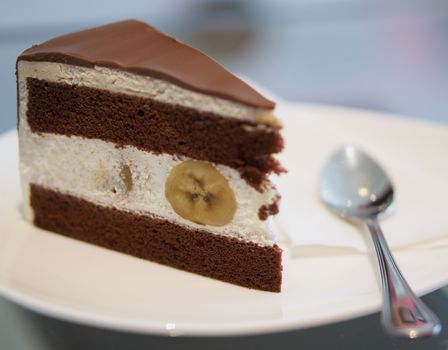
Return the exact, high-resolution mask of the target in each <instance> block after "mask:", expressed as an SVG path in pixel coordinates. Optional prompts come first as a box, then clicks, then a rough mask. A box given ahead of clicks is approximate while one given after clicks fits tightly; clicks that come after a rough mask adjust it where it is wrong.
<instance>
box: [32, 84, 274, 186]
mask: <svg viewBox="0 0 448 350" xmlns="http://www.w3.org/2000/svg"><path fill="white" fill-rule="evenodd" d="M27 86H28V111H27V118H28V123H29V125H30V127H31V130H32V131H33V132H41V133H55V134H62V135H67V136H72V135H76V136H82V137H85V138H91V139H102V140H105V141H109V142H114V143H115V144H117V145H118V146H125V145H132V146H134V147H137V148H139V149H141V150H144V151H150V152H153V153H156V154H157V153H168V154H172V155H176V154H179V155H183V156H187V157H191V158H193V159H198V160H204V161H209V162H212V163H218V164H224V165H227V166H229V167H232V168H234V169H236V170H238V171H239V172H240V174H241V176H242V178H243V179H245V180H246V182H247V183H248V184H249V185H251V186H253V187H255V188H256V189H257V190H259V191H262V190H263V183H264V182H265V181H266V179H267V175H268V174H269V173H272V172H274V173H280V172H283V169H282V167H281V166H280V164H279V163H278V162H277V160H276V159H275V158H274V157H273V154H275V153H278V152H280V151H281V150H282V149H283V139H282V137H281V135H280V131H279V129H278V128H274V127H263V128H259V127H254V126H256V125H257V124H256V123H254V122H251V121H244V120H239V119H236V118H225V117H221V116H218V115H216V114H213V113H208V112H199V111H197V110H194V109H192V108H187V107H182V106H178V105H171V104H167V103H163V102H159V101H155V100H151V99H148V98H142V97H137V96H129V95H125V94H119V93H113V92H110V91H106V90H100V89H94V88H89V87H85V86H76V85H67V84H63V83H53V82H48V81H44V80H38V79H34V78H28V79H27ZM248 126H250V128H248Z"/></svg>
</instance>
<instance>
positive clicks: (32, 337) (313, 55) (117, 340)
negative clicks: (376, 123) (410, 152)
mask: <svg viewBox="0 0 448 350" xmlns="http://www.w3.org/2000/svg"><path fill="white" fill-rule="evenodd" d="M127 18H137V19H141V20H144V21H146V22H148V23H150V24H152V25H154V26H156V27H158V28H159V29H161V30H163V31H165V32H168V33H170V34H172V35H174V36H177V37H179V38H180V39H181V40H183V41H184V42H186V43H188V44H190V45H192V46H195V47H197V48H199V49H201V50H203V51H204V52H206V53H208V54H209V55H210V56H212V57H214V58H215V59H217V60H218V61H220V62H221V63H222V64H224V65H225V66H226V67H228V68H230V69H231V70H233V71H234V72H236V73H237V74H240V75H242V76H245V77H248V78H249V79H251V80H252V81H254V82H256V83H258V84H260V86H263V87H264V88H266V89H267V90H269V91H271V92H272V93H273V94H275V95H276V96H278V97H279V98H281V99H287V100H292V101H297V102H306V103H323V104H336V105H343V106H353V107H358V108H367V109H374V110H379V111H387V112H392V113H397V114H403V115H406V116H408V117H409V118H419V119H425V120H428V121H432V122H438V123H448V101H447V100H448V1H447V0H393V1H391V0H258V1H255V0H254V1H250V0H241V1H237V0H228V1H224V0H152V1H148V0H127V1H119V0H97V1H92V0H89V1H87V0H77V1H70V2H69V1H67V2H65V1H60V0H59V1H57V0H39V1H32V0H22V1H18V0H1V1H0V106H1V112H0V133H1V132H4V131H6V130H8V129H12V128H14V127H15V119H16V88H15V76H14V71H15V60H16V57H17V56H18V55H19V54H20V53H21V52H22V51H23V50H24V49H26V48H28V47H30V46H31V45H32V44H36V43H40V42H42V41H45V40H47V39H49V38H51V37H53V36H56V35H60V34H62V33H67V32H70V31H74V30H80V29H83V28H87V27H91V26H96V25H100V24H105V23H107V22H111V21H116V20H122V19H127ZM444 293H447V292H446V291H443V290H440V291H438V292H435V293H433V294H431V295H430V296H428V297H427V301H428V302H429V303H430V305H432V306H433V307H434V308H435V309H438V310H442V309H443V308H445V309H443V310H446V307H447V304H446V295H445V294H444ZM441 315H444V317H445V316H446V317H448V311H445V312H442V314H441ZM377 317H378V316H377V315H376V316H373V315H372V316H368V317H366V318H363V319H361V320H354V321H348V322H346V323H341V324H338V325H335V326H326V327H323V328H321V329H319V330H316V331H314V330H310V331H305V332H302V333H301V335H297V334H295V333H294V334H293V333H291V334H290V335H286V336H284V337H283V338H282V339H283V340H284V339H285V337H286V339H287V342H286V343H283V344H284V345H285V344H291V347H287V346H286V347H285V346H284V347H283V348H295V346H297V345H299V344H300V343H302V345H306V344H305V343H306V342H307V340H309V343H311V342H312V341H315V340H316V338H317V337H319V335H321V334H323V333H322V332H324V333H325V334H327V335H328V334H330V335H332V336H329V338H328V339H332V341H334V340H335V339H337V340H338V344H339V345H343V344H344V345H345V346H343V348H345V349H348V348H352V347H351V346H350V345H353V344H358V345H359V344H360V343H361V342H363V339H364V338H366V337H368V336H370V338H371V339H372V334H373V333H375V336H376V338H375V339H376V340H374V343H371V344H373V345H375V344H376V345H375V346H376V347H374V348H377V349H379V348H382V349H385V348H386V347H384V346H383V345H384V344H390V343H388V340H387V339H386V338H385V336H384V335H383V334H382V332H381V330H380V329H379V326H378V322H377ZM372 327H373V328H372ZM375 327H376V328H375ZM369 329H370V330H369ZM372 332H373V333H372ZM80 334H84V336H79V335H80ZM100 339H102V340H101V341H102V342H101V341H100ZM104 339H106V340H104ZM154 339H155V341H156V343H155V344H158V343H157V342H158V341H160V342H162V341H163V342H164V343H163V344H165V345H170V346H172V345H174V343H172V342H170V340H169V339H167V340H162V339H161V338H153V341H154ZM278 340H279V338H278V337H270V338H266V337H264V338H262V339H261V341H258V343H256V342H255V341H254V342H252V341H251V340H247V341H246V340H244V339H243V340H242V341H241V342H240V343H239V344H240V345H241V344H242V346H244V347H249V348H250V347H251V346H256V345H257V344H258V345H257V346H259V345H260V344H261V343H264V344H271V345H272V346H276V345H275V344H276V342H277V341H278ZM283 340H282V341H283ZM95 341H97V343H95ZM132 342H136V343H139V342H140V343H139V344H141V345H142V347H141V348H144V347H143V345H147V344H149V343H146V340H143V338H131V337H130V336H129V335H124V334H118V333H111V332H106V331H100V330H94V329H90V328H87V327H81V326H77V325H71V324H66V323H63V322H59V321H56V320H52V319H49V318H47V317H44V316H39V315H37V314H33V313H31V312H29V311H26V310H24V309H22V308H20V307H18V306H16V305H13V304H12V303H9V302H7V301H6V300H4V299H2V298H0V349H2V350H3V349H5V350H9V349H21V350H22V349H33V350H38V349H62V348H64V349H69V348H70V349H72V348H73V349H79V348H87V347H86V346H87V344H90V345H92V344H93V345H95V344H97V345H98V346H100V345H105V344H107V346H108V347H107V348H118V344H122V345H123V347H122V348H127V349H130V348H134V347H132V346H131V344H132ZM204 342H205V343H204ZM204 342H203V343H194V341H193V340H191V341H188V342H187V343H186V344H189V345H190V346H189V347H191V348H194V347H196V345H198V344H202V345H206V344H208V345H210V346H211V345H213V346H215V348H216V344H212V343H211V342H210V343H207V341H206V340H204ZM288 342H289V343H288ZM435 342H437V346H440V348H443V349H445V348H446V349H448V343H447V340H446V337H444V338H443V339H439V340H435ZM442 342H443V343H442ZM160 344H162V343H160ZM160 344H159V345H160ZM221 344H224V345H223V346H222V347H218V348H225V344H227V345H229V346H230V345H232V344H233V345H235V343H232V340H228V342H227V343H221ZM397 344H400V343H394V347H393V348H398V345H397ZM435 344H436V343H434V345H435ZM93 345H92V348H99V347H95V346H93ZM114 345H116V346H117V347H115V346H114ZM153 345H154V343H153ZM293 345H294V346H293ZM336 346H337V345H336ZM395 346H396V347H395ZM89 348H90V347H89ZM135 348H137V346H136V347H135ZM175 348H181V347H180V346H179V347H175ZM304 348H309V347H306V346H305V347H304ZM353 348H357V347H355V346H354V347H353ZM400 348H401V347H400ZM432 348H435V346H434V347H432ZM438 348H439V347H438ZM412 349H417V347H412ZM418 349H420V347H418ZM422 349H423V347H422Z"/></svg>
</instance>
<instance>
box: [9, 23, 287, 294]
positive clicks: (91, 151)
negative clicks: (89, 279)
mask: <svg viewBox="0 0 448 350" xmlns="http://www.w3.org/2000/svg"><path fill="white" fill-rule="evenodd" d="M17 84H18V104H19V107H18V132H19V143H20V145H19V146H20V173H21V184H22V188H23V201H24V215H25V218H26V219H27V220H29V221H30V222H32V223H34V224H35V225H36V226H38V227H41V228H43V229H46V230H49V231H53V232H56V233H58V234H61V235H64V236H67V237H71V238H75V239H79V240H82V241H85V242H89V243H92V244H96V245H99V246H102V247H105V248H109V249H113V250H116V251H119V252H123V253H126V254H130V255H133V256H136V257H140V258H143V259H147V260H150V261H153V262H158V263H162V264H166V265H169V266H172V267H175V268H178V269H182V270H186V271H190V272H193V273H197V274H201V275H204V276H209V277H212V278H216V279H219V280H222V281H227V282H231V283H234V284H238V285H241V286H245V287H249V288H255V289H261V290H266V291H273V292H278V291H280V288H281V270H282V267H281V249H280V248H279V247H278V245H277V244H276V243H275V239H274V237H273V235H272V232H271V231H270V229H269V223H268V222H269V220H268V218H269V216H271V215H274V214H276V213H277V211H278V207H277V202H278V200H279V198H280V196H279V195H278V193H277V191H276V190H275V188H274V187H273V185H272V184H271V183H270V181H269V180H268V176H269V174H271V173H280V172H282V168H281V166H280V165H279V164H278V162H277V161H276V160H275V158H274V154H275V153H278V152H280V151H281V150H282V148H283V140H282V138H281V135H280V132H279V131H280V125H279V123H278V122H277V120H276V118H275V117H274V115H273V109H274V107H275V104H274V103H273V102H272V101H270V100H268V99H266V98H265V97H263V96H262V95H260V94H259V93H258V92H257V91H255V90H254V89H253V88H251V87H250V86H249V85H247V84H246V83H244V82H243V81H241V80H240V79H238V78H237V77H236V76H234V75H233V74H231V73H230V72H229V71H227V70H226V69H225V68H223V67H222V66H221V65H219V64H218V63H217V62H215V61H214V60H212V59H211V58H210V57H208V56H207V55H205V54H203V53H202V52H200V51H198V50H195V49H193V48H191V47H189V46H187V45H185V44H183V43H181V42H180V41H178V40H177V39H175V38H172V37H170V36H167V35H165V34H163V33H161V32H159V31H158V30H156V29H154V28H152V27H150V26H148V25H147V24H145V23H142V22H138V21H134V20H129V21H124V22H118V23H113V24H109V25H105V26H102V27H97V28H93V29H89V30H85V31H81V32H76V33H72V34H68V35H63V36H60V37H57V38H55V39H52V40H49V41H47V42H44V43H42V44H40V45H36V46H33V47H31V48H30V49H28V50H26V51H24V52H23V53H22V54H21V55H20V56H19V57H18V59H17Z"/></svg>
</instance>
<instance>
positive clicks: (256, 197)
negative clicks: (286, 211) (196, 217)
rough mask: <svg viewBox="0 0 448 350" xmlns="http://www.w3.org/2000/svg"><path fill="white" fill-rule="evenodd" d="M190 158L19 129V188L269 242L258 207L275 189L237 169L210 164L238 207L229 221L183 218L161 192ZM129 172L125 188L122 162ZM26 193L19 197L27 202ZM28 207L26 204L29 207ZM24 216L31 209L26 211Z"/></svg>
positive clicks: (270, 196) (29, 215)
mask: <svg viewBox="0 0 448 350" xmlns="http://www.w3.org/2000/svg"><path fill="white" fill-rule="evenodd" d="M187 159H189V158H186V157H177V156H171V155H168V154H161V155H155V154H152V153H150V152H143V151H140V150H138V149H136V148H135V147H131V146H127V147H124V148H117V147H115V145H114V144H112V143H109V142H105V141H101V140H92V139H84V138H81V137H73V136H72V137H67V136H63V135H56V134H42V135H38V134H35V133H32V132H30V131H29V130H25V128H21V129H20V160H21V161H20V170H21V175H22V184H23V188H24V189H25V188H28V187H29V184H30V183H34V184H38V185H41V186H44V187H46V188H50V189H55V190H57V191H60V192H62V193H68V194H72V195H75V196H77V197H80V198H83V199H86V200H88V201H90V202H92V203H95V204H99V205H103V206H107V207H113V208H116V209H119V210H124V211H128V212H134V213H140V214H150V215H155V216H157V217H160V218H163V219H166V220H168V221H170V222H174V223H176V224H180V225H183V226H188V227H193V228H197V229H202V230H204V229H205V230H208V231H213V232H215V233H219V234H223V235H227V236H234V237H238V238H241V239H247V240H250V241H255V242H257V243H260V244H262V245H266V244H271V241H272V237H270V232H269V227H268V224H267V222H266V221H261V220H260V219H259V217H258V209H259V208H260V207H261V206H262V205H263V204H268V203H270V202H272V200H273V196H275V192H265V193H259V192H257V191H256V190H255V189H253V188H252V187H250V186H248V185H247V184H246V183H245V181H244V180H243V179H241V177H240V174H239V173H238V172H237V171H235V170H234V169H231V168H229V167H226V166H222V165H215V166H216V167H217V169H218V170H219V171H220V172H221V174H223V175H224V176H225V177H226V178H227V180H228V181H229V185H230V187H231V188H232V189H233V191H234V193H235V196H236V201H237V211H236V213H235V215H234V217H233V219H232V221H231V222H230V223H229V224H227V225H225V226H221V227H215V226H206V225H205V226H204V225H199V224H196V223H193V222H190V221H188V220H185V219H183V218H182V217H180V216H179V215H177V214H176V213H175V212H174V210H173V209H172V207H171V205H170V203H169V202H168V200H167V199H166V197H165V181H166V178H167V177H168V174H169V173H170V171H171V169H172V168H173V167H174V166H176V165H177V164H179V163H181V162H182V161H185V160H187ZM125 164H126V165H128V166H129V168H130V170H131V174H132V189H131V190H130V191H127V189H126V185H125V183H124V181H123V178H122V176H121V171H122V167H123V165H125ZM28 196H29V195H28V194H25V198H24V202H25V203H27V204H28V202H29V200H28ZM29 209H30V208H29ZM27 212H28V219H30V220H31V219H32V215H31V214H32V211H31V210H27Z"/></svg>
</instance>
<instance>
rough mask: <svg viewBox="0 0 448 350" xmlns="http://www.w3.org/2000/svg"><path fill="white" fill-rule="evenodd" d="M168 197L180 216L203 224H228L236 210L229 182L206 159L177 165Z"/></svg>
mask: <svg viewBox="0 0 448 350" xmlns="http://www.w3.org/2000/svg"><path fill="white" fill-rule="evenodd" d="M165 196H166V198H167V199H168V201H169V202H170V204H171V206H172V207H173V210H174V211H175V212H176V213H177V214H178V215H180V216H181V217H183V218H184V219H187V220H190V221H193V222H195V223H198V224H202V225H211V226H223V225H226V224H228V223H229V222H230V221H232V219H233V215H234V214H235V211H236V199H235V194H234V193H233V190H232V189H231V188H230V186H229V182H228V181H227V179H226V178H225V177H224V176H223V175H222V174H221V173H220V172H219V171H218V170H217V169H216V168H215V167H213V166H212V165H210V164H208V163H205V162H200V161H194V160H187V161H185V162H183V163H180V164H179V165H176V166H175V167H174V168H173V170H171V173H170V174H169V176H168V178H167V180H166V183H165Z"/></svg>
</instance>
